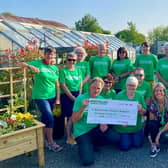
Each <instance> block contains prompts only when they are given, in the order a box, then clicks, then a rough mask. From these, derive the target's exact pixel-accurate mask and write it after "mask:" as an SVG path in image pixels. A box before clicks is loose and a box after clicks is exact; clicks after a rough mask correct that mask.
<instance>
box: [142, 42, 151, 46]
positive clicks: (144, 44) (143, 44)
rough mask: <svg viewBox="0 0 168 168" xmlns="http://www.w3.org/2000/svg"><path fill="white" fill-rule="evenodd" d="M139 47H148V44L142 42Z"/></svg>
mask: <svg viewBox="0 0 168 168" xmlns="http://www.w3.org/2000/svg"><path fill="white" fill-rule="evenodd" d="M141 47H150V43H149V42H147V41H144V42H143V43H142V44H141Z"/></svg>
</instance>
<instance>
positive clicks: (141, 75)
mask: <svg viewBox="0 0 168 168" xmlns="http://www.w3.org/2000/svg"><path fill="white" fill-rule="evenodd" d="M135 76H136V77H143V76H144V75H143V74H135Z"/></svg>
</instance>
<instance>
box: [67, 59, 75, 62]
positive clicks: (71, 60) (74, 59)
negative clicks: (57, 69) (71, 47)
mask: <svg viewBox="0 0 168 168" xmlns="http://www.w3.org/2000/svg"><path fill="white" fill-rule="evenodd" d="M68 61H73V62H75V61H76V59H71V58H69V59H68Z"/></svg>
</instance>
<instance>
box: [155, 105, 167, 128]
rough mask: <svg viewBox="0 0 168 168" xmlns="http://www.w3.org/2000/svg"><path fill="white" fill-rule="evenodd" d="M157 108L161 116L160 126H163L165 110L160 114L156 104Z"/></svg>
mask: <svg viewBox="0 0 168 168" xmlns="http://www.w3.org/2000/svg"><path fill="white" fill-rule="evenodd" d="M157 108H158V111H159V113H160V114H161V121H160V124H161V125H164V124H165V121H164V115H165V108H163V111H162V112H161V111H160V108H159V106H158V104H157Z"/></svg>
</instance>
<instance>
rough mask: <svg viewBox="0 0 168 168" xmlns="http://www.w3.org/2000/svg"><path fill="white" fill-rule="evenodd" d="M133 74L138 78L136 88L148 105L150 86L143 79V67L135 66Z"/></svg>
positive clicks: (150, 94)
mask: <svg viewBox="0 0 168 168" xmlns="http://www.w3.org/2000/svg"><path fill="white" fill-rule="evenodd" d="M134 76H135V77H136V78H137V79H138V87H137V89H136V90H137V91H139V92H140V93H141V95H142V96H143V97H144V100H145V102H146V105H148V104H149V102H150V99H151V97H152V87H151V85H150V84H149V83H148V82H146V81H145V80H144V78H145V74H144V70H143V68H136V69H135V71H134Z"/></svg>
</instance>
